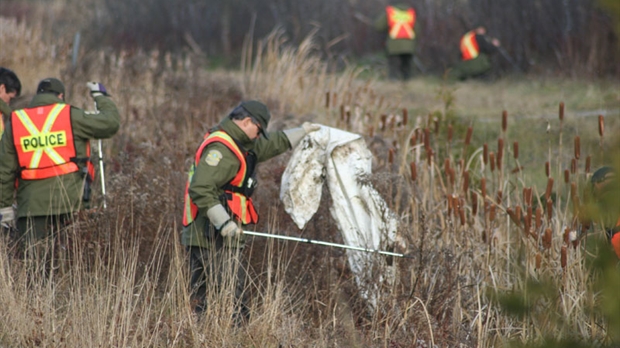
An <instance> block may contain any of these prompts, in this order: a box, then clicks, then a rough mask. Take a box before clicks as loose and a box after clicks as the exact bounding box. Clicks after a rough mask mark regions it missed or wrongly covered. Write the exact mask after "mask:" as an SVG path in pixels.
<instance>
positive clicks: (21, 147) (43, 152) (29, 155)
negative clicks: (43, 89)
mask: <svg viewBox="0 0 620 348" xmlns="http://www.w3.org/2000/svg"><path fill="white" fill-rule="evenodd" d="M11 124H12V130H13V143H14V145H15V151H16V152H17V159H18V162H19V167H20V175H21V178H22V179H24V180H40V179H46V178H51V177H54V176H59V175H64V174H69V173H74V172H77V171H78V170H79V167H78V165H77V163H76V160H77V159H76V152H75V143H74V141H73V127H72V125H71V106H70V105H67V104H63V103H58V104H50V105H45V106H37V107H33V108H27V109H21V110H15V111H14V112H13V113H12V114H11ZM86 154H87V156H88V157H90V144H88V143H87V144H86ZM86 162H87V164H88V165H87V168H88V172H89V174H90V175H91V179H92V178H94V167H93V165H92V163H90V161H89V160H88V159H87V160H86Z"/></svg>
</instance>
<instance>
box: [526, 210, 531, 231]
mask: <svg viewBox="0 0 620 348" xmlns="http://www.w3.org/2000/svg"><path fill="white" fill-rule="evenodd" d="M531 229H532V206H531V205H528V206H527V213H526V215H525V233H526V234H529V233H530V230H531Z"/></svg>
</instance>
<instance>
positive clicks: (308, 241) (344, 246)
mask: <svg viewBox="0 0 620 348" xmlns="http://www.w3.org/2000/svg"><path fill="white" fill-rule="evenodd" d="M243 233H244V234H247V235H249V236H257V237H265V238H273V239H281V240H290V241H294V242H301V243H308V244H317V245H323V246H329V247H334V248H342V249H349V250H357V251H362V252H366V253H374V254H381V255H388V256H395V257H403V258H407V259H411V258H412V257H411V256H407V255H405V254H400V253H395V252H391V251H384V250H375V249H369V248H363V247H356V246H352V245H345V244H338V243H330V242H323V241H320V240H313V239H308V238H301V237H291V236H283V235H280V234H270V233H262V232H252V231H243Z"/></svg>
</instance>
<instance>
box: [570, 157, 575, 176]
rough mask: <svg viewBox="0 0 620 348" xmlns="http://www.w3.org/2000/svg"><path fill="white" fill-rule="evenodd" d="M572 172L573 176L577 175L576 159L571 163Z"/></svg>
mask: <svg viewBox="0 0 620 348" xmlns="http://www.w3.org/2000/svg"><path fill="white" fill-rule="evenodd" d="M570 172H571V173H572V174H575V173H577V160H576V159H575V158H573V159H572V160H571V161H570Z"/></svg>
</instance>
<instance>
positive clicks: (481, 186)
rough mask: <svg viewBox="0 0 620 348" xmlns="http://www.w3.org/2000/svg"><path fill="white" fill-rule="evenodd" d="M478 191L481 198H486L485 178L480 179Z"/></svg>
mask: <svg viewBox="0 0 620 348" xmlns="http://www.w3.org/2000/svg"><path fill="white" fill-rule="evenodd" d="M480 193H481V194H482V199H483V200H486V197H487V179H486V178H482V179H480Z"/></svg>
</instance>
